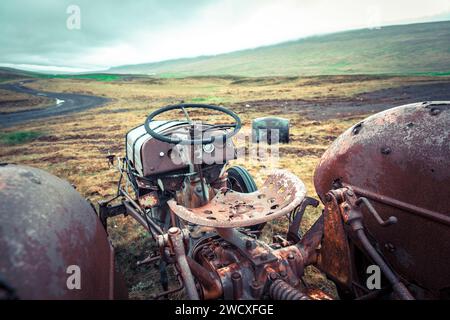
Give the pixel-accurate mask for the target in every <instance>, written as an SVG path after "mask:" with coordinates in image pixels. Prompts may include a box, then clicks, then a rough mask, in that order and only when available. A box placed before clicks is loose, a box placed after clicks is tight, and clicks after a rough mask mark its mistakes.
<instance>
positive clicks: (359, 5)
mask: <svg viewBox="0 0 450 320" xmlns="http://www.w3.org/2000/svg"><path fill="white" fill-rule="evenodd" d="M73 5H75V6H76V7H75V11H74V7H73ZM77 8H79V11H80V15H79V16H78V15H77V14H76V13H77V12H76V11H77ZM68 12H69V13H68ZM78 17H79V19H78ZM449 19H450V0H426V1H424V0H353V1H349V0H270V1H269V0H190V1H188V0H179V1H175V0H158V1H155V0H132V1H131V0H130V1H126V0H108V1H106V0H90V1H88V0H69V1H67V0H39V1H33V0H29V1H25V0H1V1H0V64H2V65H8V66H19V67H22V68H26V67H31V68H34V69H36V70H41V69H42V70H60V71H84V70H94V69H105V68H108V67H110V66H117V65H123V64H136V63H144V62H153V61H160V60H167V59H173V58H179V57H192V56H198V55H209V54H218V53H223V52H230V51H235V50H239V49H246V48H253V47H257V46H261V45H268V44H274V43H278V42H282V41H286V40H293V39H298V38H301V37H305V36H309V35H314V34H321V33H330V32H335V31H341V30H348V29H356V28H367V27H375V26H383V25H389V24H398V23H410V22H424V21H436V20H449ZM78 22H80V23H79V24H78ZM68 26H69V27H68ZM78 26H79V29H78Z"/></svg>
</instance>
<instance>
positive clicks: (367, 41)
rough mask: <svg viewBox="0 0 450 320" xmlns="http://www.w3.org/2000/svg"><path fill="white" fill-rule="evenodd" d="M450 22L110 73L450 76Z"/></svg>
mask: <svg viewBox="0 0 450 320" xmlns="http://www.w3.org/2000/svg"><path fill="white" fill-rule="evenodd" d="M449 39H450V21H445V22H433V23H421V24H410V25H400V26H387V27H382V28H380V29H361V30H353V31H346V32H340V33H334V34H327V35H321V36H314V37H308V38H304V39H300V40H297V41H291V42H285V43H281V44H277V45H272V46H267V47H260V48H255V49H250V50H243V51H237V52H231V53H227V54H219V55H215V56H202V57H196V58H188V59H178V60H168V61H162V62H155V63H148V64H137V65H128V66H120V67H116V68H112V69H111V70H110V72H111V73H134V74H153V75H156V76H158V77H167V78H172V77H185V76H197V75H237V76H256V77H260V76H274V75H279V76H280V75H281V76H299V75H300V76H310V75H342V74H361V73H364V74H390V75H392V74H399V75H450V46H449Z"/></svg>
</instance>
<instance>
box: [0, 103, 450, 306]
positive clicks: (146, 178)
mask: <svg viewBox="0 0 450 320" xmlns="http://www.w3.org/2000/svg"><path fill="white" fill-rule="evenodd" d="M173 110H180V111H181V112H183V114H184V115H185V118H186V119H185V120H155V117H157V116H159V115H161V114H163V113H166V112H169V111H173ZM211 110H214V111H217V112H221V113H223V116H224V117H225V116H228V117H230V118H231V119H232V120H233V121H232V122H231V123H206V124H205V123H202V122H198V121H194V120H192V119H191V116H190V114H189V113H192V112H194V111H201V112H205V111H207V112H209V111H211ZM240 127H241V120H240V118H239V117H238V115H236V114H235V113H233V112H232V111H230V110H229V109H226V108H224V107H220V106H211V105H198V104H180V105H173V106H167V107H164V108H161V109H158V110H156V111H155V112H153V113H151V114H150V115H149V116H148V118H147V119H146V121H145V123H144V124H143V125H141V126H139V127H137V128H134V129H132V130H131V131H129V132H128V133H127V135H126V141H125V142H126V155H125V157H123V158H119V159H118V160H117V167H118V169H119V174H120V178H119V182H118V188H117V195H116V196H115V197H114V198H112V199H108V200H105V201H102V202H100V203H99V206H98V218H99V221H100V224H102V225H103V227H104V228H100V229H98V228H97V227H95V228H96V229H95V230H96V231H95V232H94V230H93V229H94V226H96V225H97V224H98V222H97V220H96V219H93V217H94V215H93V214H91V213H92V212H91V213H86V217H89V219H84V220H83V221H76V224H74V225H73V226H72V227H71V229H72V230H73V231H75V232H76V234H77V235H82V237H81V238H80V237H77V239H78V240H74V239H72V240H70V239H71V238H70V239H69V238H67V237H66V236H64V234H65V232H64V230H65V229H66V228H69V227H68V225H69V224H71V223H72V222H71V219H74V218H70V217H71V212H70V210H78V211H84V212H88V211H93V209H91V208H88V207H86V205H85V204H82V201H81V200H78V199H77V198H76V196H74V197H73V198H71V199H68V198H65V197H63V196H59V197H58V196H57V195H55V196H56V197H58V199H57V200H55V201H57V202H58V203H59V204H60V206H58V210H61V212H64V217H66V218H64V219H67V220H64V221H62V222H61V223H58V224H57V227H58V228H60V229H61V232H59V231H58V232H57V234H58V239H60V242H64V241H66V240H67V241H74V243H75V244H78V243H80V244H81V243H82V242H83V241H84V242H85V243H87V244H89V243H91V242H92V241H94V240H91V237H94V234H95V235H97V237H99V235H100V237H101V238H102V239H97V240H95V241H96V242H97V247H96V249H92V248H91V249H90V250H94V251H95V250H98V252H99V253H98V254H97V253H96V254H95V255H96V256H95V257H91V259H92V261H94V260H95V261H97V263H100V264H103V265H109V266H111V265H112V264H113V262H111V260H110V257H111V253H108V252H110V251H108V250H110V249H108V247H107V246H106V244H105V243H107V242H105V241H106V240H105V239H104V238H105V236H104V232H105V230H106V229H107V220H108V219H110V218H113V217H114V216H117V215H129V216H132V217H133V218H134V219H136V220H137V221H138V222H139V223H140V224H141V225H142V226H143V227H144V228H145V229H146V230H147V231H148V232H149V234H150V235H151V237H152V238H153V239H154V241H155V243H156V244H157V247H158V254H156V255H152V256H149V257H148V258H146V259H145V260H143V261H142V262H141V263H152V262H156V261H157V262H159V267H160V280H161V285H162V288H163V290H162V291H161V292H159V293H156V294H155V295H154V298H155V299H159V298H163V297H169V296H170V294H172V293H174V292H177V291H181V290H184V291H185V293H186V295H187V297H188V298H189V299H227V300H228V299H275V300H310V299H324V298H330V296H329V295H328V294H327V293H325V292H322V291H320V290H318V289H317V288H310V287H309V286H308V284H307V283H305V281H304V273H305V268H306V267H308V266H315V267H316V268H318V269H319V270H320V271H321V272H322V273H323V274H325V275H326V276H327V278H328V279H330V280H332V281H333V282H334V284H335V285H336V288H337V292H338V294H339V297H340V298H341V299H405V300H411V299H445V298H449V296H450V272H449V271H448V267H447V266H448V263H449V261H450V229H449V227H450V201H449V196H450V102H423V103H415V104H410V105H405V106H400V107H396V108H392V109H389V110H386V111H384V112H381V113H378V114H375V115H373V116H370V117H368V118H366V119H365V120H363V121H362V122H360V123H357V124H356V125H354V126H353V127H351V128H349V129H348V130H347V131H346V132H344V133H343V134H342V135H341V136H340V137H338V138H337V139H336V141H334V143H333V144H332V145H331V146H330V147H329V149H328V150H327V151H326V152H325V154H324V155H323V156H322V158H321V160H320V163H319V164H318V166H317V168H316V170H315V174H314V185H315V189H316V192H317V195H318V196H319V198H320V201H321V202H322V204H323V206H324V209H323V211H322V214H321V216H320V217H319V218H318V219H317V221H316V222H315V223H314V224H313V225H312V227H311V228H310V229H309V230H307V231H306V232H304V233H303V234H301V232H300V225H301V222H302V218H303V215H304V212H305V209H306V208H307V207H308V206H314V207H317V206H318V205H319V204H320V202H319V201H318V200H316V199H314V198H311V197H308V196H306V188H305V185H304V183H303V182H302V181H301V180H300V179H299V178H298V177H296V176H295V175H293V174H292V173H290V172H288V171H286V170H279V169H278V170H274V171H273V172H272V173H270V174H269V175H268V176H267V177H266V179H265V182H264V183H263V184H262V186H261V187H260V188H259V189H257V188H256V185H255V183H254V181H253V179H252V177H251V176H250V174H249V173H248V172H247V171H246V170H245V169H244V168H242V167H237V166H235V167H230V166H229V165H228V162H229V161H230V160H232V159H234V158H235V156H236V147H235V145H234V144H233V141H232V140H231V138H232V137H233V136H234V135H235V134H236V133H237V132H238V131H239V129H240ZM109 161H110V162H111V163H113V162H114V156H110V157H109ZM20 170H25V171H27V170H30V172H34V171H33V169H23V168H15V170H13V166H11V165H7V166H3V167H0V194H1V196H2V199H6V201H2V203H1V204H0V209H1V213H2V214H6V212H8V213H9V215H8V217H17V218H16V219H22V220H23V219H25V216H24V213H23V212H28V211H29V207H30V206H29V205H28V204H27V203H28V202H29V201H32V200H29V199H33V198H29V197H28V198H29V199H25V198H26V197H19V198H20V199H19V198H18V199H19V200H17V201H16V202H14V201H13V200H14V199H15V198H14V197H16V196H15V195H13V193H12V192H11V190H13V189H14V188H17V187H18V188H21V189H22V190H30V191H29V192H28V193H31V194H32V193H33V192H34V191H33V190H34V189H33V190H32V189H30V185H33V184H31V182H28V183H27V184H21V185H15V184H14V183H13V182H11V181H16V180H17V179H15V178H11V177H10V175H11V174H12V173H11V172H13V171H15V172H17V171H20ZM39 174H40V173H39ZM27 175H28V174H25V173H23V174H22V173H20V174H16V177H18V176H23V177H24V178H23V179H32V177H27ZM42 175H44V174H43V173H42ZM21 179H22V178H21ZM42 179H44V178H42ZM46 179H47V178H46ZM51 179H53V178H51V177H49V178H48V180H49V181H50V180H51ZM17 181H19V180H17ZM55 183H56V185H58V184H60V183H61V182H59V181H58V182H55ZM5 186H6V187H5ZM33 186H34V185H33ZM65 188H66V189H67V187H65ZM60 192H62V193H63V190H62V189H60ZM74 192H75V191H73V190H71V191H69V190H67V192H66V193H67V194H68V193H74ZM75 193H76V192H75ZM15 194H17V193H15ZM49 201H53V200H51V199H49ZM64 201H67V204H66V205H64V204H63V202H64ZM36 202H37V203H38V204H39V203H40V202H39V200H36ZM27 205H28V207H24V206H27ZM79 206H83V207H82V208H79ZM32 209H33V212H46V210H47V208H46V207H44V206H36V207H33V208H32ZM55 210H56V209H55ZM18 211H20V212H22V216H21V215H15V212H18ZM282 218H285V219H288V220H289V227H288V230H287V231H286V234H285V235H284V236H279V235H278V236H277V237H274V241H273V242H272V243H266V242H264V241H262V240H261V239H260V238H259V235H260V233H261V230H262V228H263V227H264V225H265V224H266V223H267V222H268V221H271V220H273V219H282ZM77 219H78V218H77ZM80 219H81V218H80ZM80 219H78V220H80ZM22 220H21V221H22ZM91 220H92V221H91ZM30 223H31V224H33V221H31V220H30ZM74 223H75V222H74ZM0 228H3V226H0ZM30 228H31V227H30ZM1 230H2V233H1V234H0V247H2V248H4V247H6V248H9V251H5V250H2V251H0V252H1V254H4V255H5V257H2V259H0V275H1V277H2V279H4V280H5V282H4V283H5V285H6V284H7V286H6V287H5V288H9V289H11V290H10V291H11V294H13V293H15V292H17V293H18V296H19V297H20V295H21V293H22V292H26V291H24V289H23V288H26V287H27V283H25V282H21V281H20V279H21V278H20V277H25V273H26V271H23V272H24V273H21V275H20V277H19V278H16V277H15V276H12V275H15V273H17V272H18V270H20V268H19V267H17V266H16V267H14V263H15V262H14V261H16V260H14V259H16V258H14V259H13V255H14V253H16V252H17V250H18V249H17V248H18V247H17V246H18V245H20V243H19V242H20V241H22V242H23V243H25V242H27V239H28V238H29V237H30V236H31V235H29V234H28V233H26V234H25V235H24V236H23V238H20V241H19V240H17V241H8V239H10V238H13V237H14V236H13V235H12V234H11V235H7V236H5V232H4V230H3V229H1ZM36 237H37V238H36V239H38V241H41V242H34V243H30V244H29V245H30V246H35V247H36V248H41V247H42V246H43V245H45V243H46V241H51V242H52V243H54V241H53V240H55V239H53V238H52V237H53V236H52V233H51V232H50V233H49V232H47V233H46V234H45V235H40V236H36ZM6 238H7V239H6ZM41 238H43V239H44V240H42V239H41ZM5 239H6V240H5ZM36 239H35V240H36ZM39 239H41V240H39ZM52 239H53V240H52ZM80 239H81V240H80ZM55 241H56V240H55ZM18 243H19V244H18ZM39 243H41V245H40V246H39ZM50 248H52V250H53V249H55V250H56V249H58V248H55V247H54V246H53V247H50ZM25 249H26V248H25ZM25 249H24V250H25ZM59 249H61V250H63V251H64V252H66V254H65V255H63V258H62V259H63V260H61V259H60V258H58V259H59V260H57V261H56V260H55V263H62V262H65V260H67V259H69V258H73V257H72V256H76V254H78V252H81V251H80V250H81V249H77V251H76V254H75V255H72V254H71V253H70V250H68V249H67V248H65V249H64V248H59ZM15 250H16V251H15ZM48 250H50V249H48ZM84 250H86V248H85V249H84ZM4 252H8V254H6V253H4ZM83 252H84V251H83ZM55 257H56V258H57V256H55ZM56 258H55V259H56ZM108 259H109V260H108ZM34 261H35V260H34ZM106 261H109V262H106ZM29 262H30V261H26V260H23V265H24V266H26V265H28V263H29ZM48 263H49V264H51V263H52V261H49V262H48ZM169 265H172V266H173V267H174V268H173V270H175V274H176V278H177V279H178V285H176V286H175V287H174V286H170V287H169V283H168V277H167V267H168V266H169ZM371 266H372V267H373V266H375V267H376V268H378V269H379V270H380V277H381V278H380V281H379V282H380V285H379V287H377V288H370V287H368V285H367V270H368V268H369V267H371ZM24 268H25V267H24ZM91 268H93V269H92V270H95V266H91ZM103 269H104V268H103ZM109 270H110V271H109V278H108V279H109V280H108V279H106V278H105V279H103V280H102V279H101V278H96V279H93V280H92V281H97V282H99V281H103V282H102V286H100V287H101V288H104V293H102V294H101V297H106V296H108V295H109V297H111V298H114V292H115V291H114V286H113V282H114V281H113V280H111V279H112V278H111V277H112V276H113V275H114V272H113V271H114V268H112V269H111V267H110V269H109ZM93 272H95V271H93ZM102 272H103V273H102V274H104V271H102ZM104 275H105V274H104ZM43 277H44V276H43ZM105 277H106V275H105ZM44 278H45V277H44ZM17 279H19V280H17ZM55 281H56V280H55ZM33 285H34V284H33ZM36 285H37V284H36ZM30 286H31V284H28V287H30ZM116 287H117V286H116ZM14 288H16V289H15V290H14ZM52 288H53V287H52ZM0 289H1V288H0ZM4 290H6V289H4ZM29 290H31V289H30V288H29ZM48 290H51V289H50V288H49V289H48ZM102 290H103V289H102ZM8 292H9V291H8ZM102 292H103V291H102ZM41 294H43V293H42V291H41ZM24 296H25V297H27V295H26V294H24ZM30 296H31V297H35V296H32V295H30ZM55 296H57V293H55V295H52V296H51V297H55ZM60 297H61V298H65V297H66V296H64V295H61V296H60ZM90 297H91V296H89V295H88V296H86V298H90Z"/></svg>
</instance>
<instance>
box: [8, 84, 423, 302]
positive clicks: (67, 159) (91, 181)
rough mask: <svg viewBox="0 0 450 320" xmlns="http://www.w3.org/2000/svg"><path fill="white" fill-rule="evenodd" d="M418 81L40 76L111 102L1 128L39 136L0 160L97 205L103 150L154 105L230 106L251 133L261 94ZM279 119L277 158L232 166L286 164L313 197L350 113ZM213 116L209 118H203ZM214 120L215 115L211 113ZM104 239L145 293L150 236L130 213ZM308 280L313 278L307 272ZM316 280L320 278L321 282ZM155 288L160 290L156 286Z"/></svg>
mask: <svg viewBox="0 0 450 320" xmlns="http://www.w3.org/2000/svg"><path fill="white" fill-rule="evenodd" d="M425 80H426V79H425V78H417V77H416V78H397V77H393V78H376V77H358V76H356V77H349V76H346V77H340V76H339V77H316V78H303V79H297V78H294V79H289V78H263V79H232V78H191V79H170V80H168V79H162V80H157V79H144V80H142V79H141V80H132V81H118V82H115V81H112V82H96V81H84V80H68V79H53V80H51V79H50V80H48V79H47V80H39V81H37V82H34V83H31V84H30V86H32V87H33V88H36V89H41V90H45V91H50V92H52V91H55V92H57V91H63V92H77V93H87V94H94V95H101V96H106V97H109V98H112V102H111V103H109V104H107V105H105V106H103V107H100V108H97V109H94V110H90V111H87V112H82V113H78V114H74V115H70V116H65V117H56V118H50V119H46V120H41V121H34V122H33V123H30V124H25V125H20V126H16V127H13V128H8V129H7V130H6V131H7V132H12V131H17V130H20V131H27V130H29V131H39V132H45V133H46V134H45V135H44V136H42V137H40V138H38V139H36V140H34V141H32V142H29V143H26V144H23V145H15V146H7V145H1V146H0V148H1V149H0V162H13V163H20V164H25V165H30V166H34V167H39V168H42V169H45V170H48V171H50V172H52V173H53V174H55V175H57V176H59V177H61V178H64V179H67V180H68V181H70V182H71V183H73V184H75V185H76V186H77V190H78V191H79V192H80V193H81V194H82V195H83V196H85V197H87V198H89V199H91V200H92V201H93V202H96V201H98V200H100V199H104V198H105V197H110V196H112V195H114V193H115V188H116V183H117V178H118V176H117V173H116V171H115V170H114V169H113V168H110V167H109V166H108V164H107V161H106V159H105V156H106V155H107V154H108V152H110V153H112V154H116V155H119V156H123V155H124V135H125V133H126V132H127V131H128V130H130V129H131V128H133V127H134V126H136V125H139V124H142V123H143V121H144V120H145V116H146V115H147V114H148V113H149V112H150V111H152V110H154V109H155V108H158V107H161V106H163V105H167V104H170V103H175V102H179V101H181V100H183V101H186V102H188V101H194V102H203V103H208V102H214V103H223V104H224V105H226V106H230V107H231V109H233V110H234V111H236V112H237V113H238V114H239V115H240V116H241V118H242V120H243V123H244V127H243V129H242V132H247V133H248V132H249V131H250V123H251V119H253V118H255V117H260V116H265V115H270V114H275V113H276V112H277V108H271V109H270V108H264V109H263V110H264V113H261V110H259V109H256V108H252V107H245V103H244V104H242V102H246V101H255V100H264V99H274V98H276V99H279V100H289V99H317V98H319V97H320V98H324V97H334V98H336V99H339V98H340V97H351V96H352V95H354V94H357V93H361V92H366V91H371V90H375V89H380V88H385V87H392V86H399V85H404V84H411V83H414V82H420V81H425ZM238 103H239V104H238ZM283 116H284V117H286V118H288V119H290V121H291V124H292V127H291V141H292V142H291V143H290V144H289V145H282V146H280V155H281V159H280V161H279V162H278V163H276V164H273V165H271V164H268V163H267V162H265V161H258V160H257V159H251V160H247V161H246V160H244V159H239V160H235V161H233V163H236V164H241V165H244V166H245V167H246V168H248V170H249V171H250V172H251V173H252V174H253V175H254V177H255V180H256V182H257V184H259V185H260V184H261V183H262V181H263V179H264V176H265V175H266V173H267V171H268V170H269V169H270V168H271V167H278V168H285V169H288V170H291V171H292V172H293V173H295V174H296V175H297V176H299V177H300V178H301V179H302V180H303V181H304V182H305V184H306V186H307V189H308V195H310V196H316V195H315V192H314V187H313V173H314V168H315V166H316V164H317V162H318V160H319V158H320V156H321V154H322V153H323V151H324V150H325V149H326V148H327V146H328V145H329V144H330V143H331V142H332V141H333V140H334V138H335V137H337V136H338V135H339V134H340V133H342V132H343V131H344V130H345V129H346V128H348V127H349V126H350V125H351V124H353V123H355V122H356V121H358V120H359V119H361V118H362V117H363V116H362V115H361V116H358V117H356V118H340V119H331V120H326V121H320V122H318V121H311V120H308V119H305V118H304V117H303V116H302V115H300V114H299V113H298V112H296V110H293V109H289V113H287V114H284V115H283ZM206 117H207V118H208V119H209V120H210V121H214V120H215V119H214V117H213V116H211V115H205V114H204V115H203V118H204V119H206ZM216 119H217V118H216ZM320 212H321V208H317V209H308V211H307V214H306V216H305V225H304V226H303V228H307V227H309V226H310V225H311V224H312V223H313V222H314V220H315V219H316V218H317V217H318V215H319V214H320ZM286 226H287V221H285V220H280V221H276V222H274V223H272V224H270V225H269V226H268V227H267V228H268V230H269V231H268V233H266V236H267V235H268V234H271V233H272V232H274V233H282V232H284V231H285V230H286ZM110 228H111V232H110V234H111V237H112V240H113V243H114V244H115V246H116V248H117V249H116V252H117V254H118V260H119V265H120V267H121V269H122V271H123V272H124V273H125V277H126V280H127V283H128V285H129V289H130V296H131V297H132V298H136V299H139V298H148V297H149V294H150V293H151V292H152V291H154V290H155V286H158V284H155V283H157V279H158V271H157V270H156V269H154V268H153V267H136V266H135V263H136V261H137V260H138V259H142V258H144V257H145V255H146V254H148V253H149V248H150V244H151V241H150V239H149V238H148V236H147V235H146V233H145V232H144V231H143V229H142V228H140V227H138V226H137V224H136V223H134V222H133V221H131V219H130V218H116V219H110ZM312 276H313V277H319V278H320V275H318V274H317V273H312ZM322 280H323V279H322ZM157 290H160V289H159V288H158V289H157Z"/></svg>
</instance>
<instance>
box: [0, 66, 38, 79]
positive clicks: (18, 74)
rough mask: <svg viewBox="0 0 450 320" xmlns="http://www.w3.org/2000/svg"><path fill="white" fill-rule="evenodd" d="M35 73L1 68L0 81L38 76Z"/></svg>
mask: <svg viewBox="0 0 450 320" xmlns="http://www.w3.org/2000/svg"><path fill="white" fill-rule="evenodd" d="M36 75H37V74H36V73H34V72H29V71H23V70H18V69H13V68H6V67H0V81H7V80H15V79H23V78H31V77H34V76H36Z"/></svg>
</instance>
